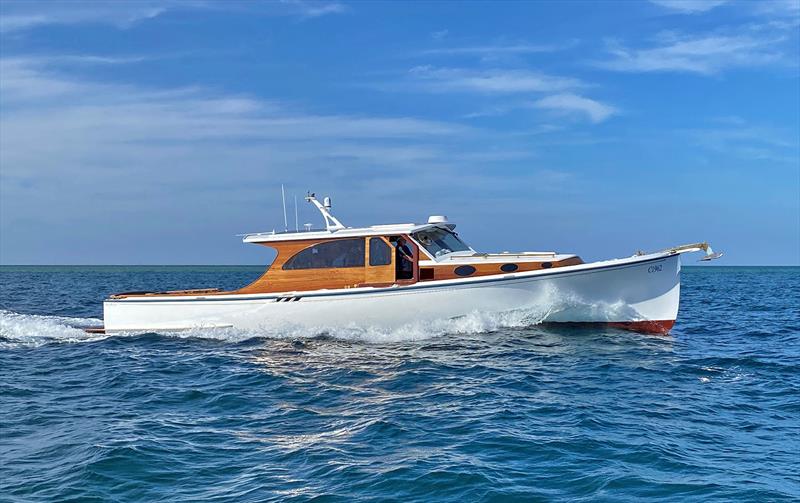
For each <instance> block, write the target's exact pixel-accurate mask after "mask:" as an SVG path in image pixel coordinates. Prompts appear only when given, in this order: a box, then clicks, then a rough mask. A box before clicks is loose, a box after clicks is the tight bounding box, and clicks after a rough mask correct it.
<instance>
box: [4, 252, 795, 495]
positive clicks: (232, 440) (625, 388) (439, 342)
mask: <svg viewBox="0 0 800 503" xmlns="http://www.w3.org/2000/svg"><path fill="white" fill-rule="evenodd" d="M260 272H261V269H260V268H258V267H255V268H253V267H10V266H6V267H2V268H0V309H1V310H0V428H1V429H0V500H2V501H147V502H150V501H309V500H314V501H348V502H349V501H357V500H363V501H426V502H427V501H458V502H465V501H615V502H616V501H643V500H649V501H680V502H686V501H726V502H727V501H798V500H800V268H760V267H754V268H730V267H714V268H688V267H687V268H684V271H683V291H682V293H681V309H680V315H679V320H678V323H677V324H676V326H675V328H674V329H673V331H672V333H671V335H670V336H648V335H642V334H636V333H632V332H625V331H621V330H616V329H587V328H553V327H552V326H542V325H538V324H536V320H535V319H518V318H516V319H510V318H503V317H498V316H493V315H490V314H487V313H476V314H475V315H474V316H470V317H467V319H464V320H459V321H457V322H442V323H440V324H432V325H429V326H426V327H419V326H413V327H408V328H406V329H402V330H397V331H393V332H390V333H386V332H380V331H374V330H349V331H340V332H333V333H320V334H314V333H297V332H293V333H284V334H281V333H277V334H276V333H271V334H269V336H268V337H267V336H264V335H263V334H258V333H245V332H237V331H233V330H208V331H194V332H189V333H178V334H175V333H173V334H158V333H147V334H137V335H126V336H103V335H88V334H86V333H84V332H83V331H82V330H80V329H79V328H75V327H80V326H86V325H97V324H100V323H101V320H100V319H99V318H100V317H101V315H102V307H101V301H102V299H103V298H104V297H105V296H106V295H107V294H108V293H111V292H114V291H125V290H139V289H152V288H158V289H170V288H185V287H207V286H218V287H223V288H232V287H236V286H240V285H243V284H245V283H247V282H248V281H249V280H251V279H253V278H255V277H256V276H258V274H259V273H260Z"/></svg>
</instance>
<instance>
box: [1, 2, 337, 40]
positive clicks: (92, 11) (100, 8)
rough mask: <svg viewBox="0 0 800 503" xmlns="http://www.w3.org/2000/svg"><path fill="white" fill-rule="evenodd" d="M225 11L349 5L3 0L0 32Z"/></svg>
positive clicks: (306, 13) (325, 10)
mask: <svg viewBox="0 0 800 503" xmlns="http://www.w3.org/2000/svg"><path fill="white" fill-rule="evenodd" d="M187 10H220V11H222V10H226V11H230V10H233V11H246V12H250V13H253V14H254V15H264V16H293V17H296V18H301V19H309V18H317V17H322V16H326V15H330V14H341V13H343V12H346V11H347V10H348V7H347V6H346V5H345V4H343V3H340V2H328V1H313V0H281V1H276V2H263V3H261V2H249V1H230V2H220V1H214V0H137V1H129V2H115V1H104V0H92V1H88V0H73V1H69V2H45V1H40V0H25V1H15V0H4V2H3V9H2V15H0V33H2V34H8V33H13V32H20V31H24V30H29V29H33V28H38V27H41V26H46V25H74V24H90V23H96V24H108V25H112V26H116V27H118V28H120V29H127V28H131V27H132V26H134V25H136V24H137V23H139V22H142V21H145V20H148V19H154V18H157V17H159V16H162V15H164V14H165V13H167V12H170V11H187Z"/></svg>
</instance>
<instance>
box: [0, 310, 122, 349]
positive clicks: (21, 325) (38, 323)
mask: <svg viewBox="0 0 800 503" xmlns="http://www.w3.org/2000/svg"><path fill="white" fill-rule="evenodd" d="M102 323H103V320H98V319H97V318H71V317H66V316H40V315H35V314H20V313H15V312H13V311H6V310H4V309H0V348H10V347H38V346H41V345H43V344H47V343H50V342H86V341H94V340H100V339H104V338H105V337H106V336H105V335H103V334H89V333H86V331H85V330H84V329H83V328H81V327H89V326H97V325H100V324H102Z"/></svg>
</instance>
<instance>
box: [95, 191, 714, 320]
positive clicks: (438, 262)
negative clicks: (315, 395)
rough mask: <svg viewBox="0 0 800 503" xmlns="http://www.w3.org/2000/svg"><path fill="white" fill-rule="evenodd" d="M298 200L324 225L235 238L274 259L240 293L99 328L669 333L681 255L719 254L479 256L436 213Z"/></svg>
mask: <svg viewBox="0 0 800 503" xmlns="http://www.w3.org/2000/svg"><path fill="white" fill-rule="evenodd" d="M306 200H307V201H308V202H310V203H312V204H314V205H315V206H316V207H317V209H319V211H320V212H321V213H322V216H323V218H324V220H325V229H322V230H311V229H310V228H307V229H306V230H303V231H295V232H288V231H287V232H281V233H276V232H274V231H273V232H269V233H255V234H247V235H245V236H244V238H243V241H244V242H245V243H254V244H257V245H261V246H267V247H270V248H273V249H275V250H276V251H277V256H276V258H275V260H274V261H273V262H272V264H271V265H270V266H269V267H268V268H267V270H266V271H265V272H264V273H263V274H262V276H261V277H259V278H258V279H257V280H255V281H254V282H253V283H251V284H250V285H247V286H245V287H243V288H240V289H238V290H233V291H220V290H218V289H194V290H177V291H167V292H127V293H119V294H115V295H112V296H110V298H108V299H107V300H105V301H104V303H103V310H104V323H105V327H104V330H105V331H107V332H109V331H157V330H185V329H191V328H214V327H234V328H239V329H246V330H258V329H264V328H274V327H276V326H282V325H288V326H300V327H308V328H310V329H325V328H335V327H348V326H353V325H357V326H376V327H383V328H396V327H400V326H403V325H405V324H408V323H413V322H427V321H434V320H441V319H453V318H459V317H463V316H466V315H469V314H470V313H474V312H490V313H506V312H514V311H519V310H528V309H536V310H537V311H538V312H542V313H544V314H543V317H542V320H541V321H544V322H553V323H601V324H608V325H612V326H616V327H621V328H626V329H631V330H636V331H641V332H650V333H667V332H669V330H670V329H671V328H672V326H673V325H674V323H675V320H676V318H677V315H678V303H679V298H680V255H681V254H683V253H687V252H694V251H704V252H705V253H706V255H705V256H704V258H703V259H702V260H711V259H714V258H718V257H720V256H721V254H717V253H714V252H713V251H712V249H711V247H710V246H709V245H708V244H707V243H696V244H691V245H684V246H678V247H675V248H669V249H666V250H662V251H659V252H655V253H641V252H638V253H637V254H635V255H633V256H631V257H628V258H621V259H613V260H605V261H600V262H592V263H584V261H583V260H581V258H580V257H579V256H577V255H574V254H563V253H556V252H549V251H548V252H522V253H508V252H503V253H479V252H477V251H475V250H474V249H472V248H471V247H470V246H469V245H467V244H466V243H465V242H464V241H463V240H462V239H461V237H460V236H459V235H458V234H457V233H456V232H455V227H456V226H455V224H453V223H450V222H449V221H448V220H447V218H446V217H444V216H432V217H430V218H429V219H428V222H427V223H425V224H413V223H409V224H392V225H374V226H371V227H361V228H352V227H346V226H344V225H343V224H342V223H341V222H340V221H339V220H337V219H336V218H335V217H334V216H333V215H332V214H331V212H330V209H331V205H330V199H329V198H325V199H324V202H323V203H320V202H319V201H318V200H317V199H316V198H315V197H314V195H313V194H310V195H309V196H308V197H306ZM307 227H310V226H308V225H307ZM100 330H103V329H100Z"/></svg>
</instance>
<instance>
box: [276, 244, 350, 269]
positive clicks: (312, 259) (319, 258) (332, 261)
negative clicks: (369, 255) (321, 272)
mask: <svg viewBox="0 0 800 503" xmlns="http://www.w3.org/2000/svg"><path fill="white" fill-rule="evenodd" d="M339 267H364V239H363V238H358V239H337V240H335V241H325V242H324V243H319V244H315V245H314V246H311V247H309V248H306V249H305V250H303V251H301V252H299V253H297V254H296V255H295V256H293V257H292V258H290V259H289V260H287V261H286V263H285V264H283V269H284V270H296V269H329V268H339Z"/></svg>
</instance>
